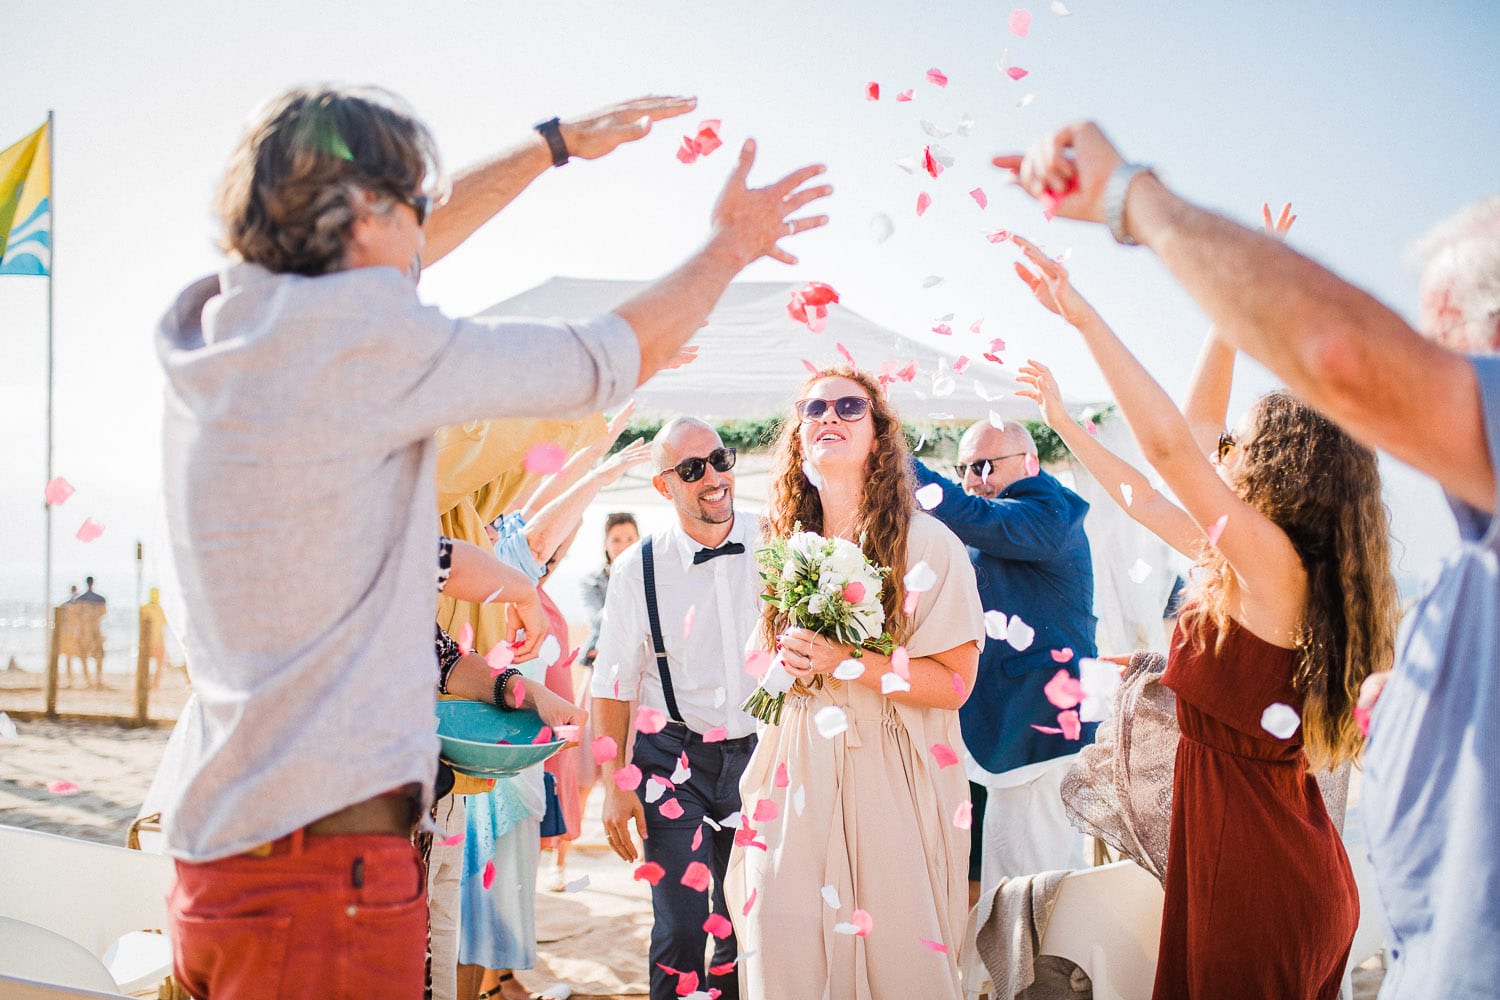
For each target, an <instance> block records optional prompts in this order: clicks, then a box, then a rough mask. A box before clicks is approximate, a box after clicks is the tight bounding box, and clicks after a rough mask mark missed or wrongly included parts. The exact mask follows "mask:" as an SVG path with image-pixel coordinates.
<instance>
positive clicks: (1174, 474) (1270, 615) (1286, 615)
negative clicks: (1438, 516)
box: [1012, 236, 1307, 637]
mask: <svg viewBox="0 0 1500 1000" xmlns="http://www.w3.org/2000/svg"><path fill="white" fill-rule="evenodd" d="M1012 238H1013V239H1014V240H1015V241H1016V243H1017V244H1018V245H1019V246H1020V247H1021V249H1022V251H1023V252H1024V253H1025V254H1026V258H1027V260H1029V261H1030V262H1031V263H1032V265H1033V266H1034V267H1036V268H1037V272H1038V273H1035V274H1034V273H1032V272H1031V271H1030V270H1028V269H1027V268H1026V267H1025V265H1022V264H1019V263H1018V264H1017V265H1016V272H1017V273H1018V274H1019V275H1020V277H1021V279H1022V280H1023V281H1025V282H1026V284H1027V285H1028V286H1029V287H1030V288H1031V290H1032V293H1033V294H1035V295H1036V297H1037V301H1039V302H1040V303H1041V304H1042V305H1043V306H1045V307H1047V308H1048V309H1050V310H1051V311H1053V312H1055V313H1057V314H1058V315H1059V316H1062V317H1063V318H1064V319H1065V320H1067V322H1068V323H1069V324H1070V325H1072V326H1073V327H1074V328H1075V329H1077V330H1078V332H1079V333H1081V334H1082V335H1083V340H1084V344H1085V345H1086V346H1087V347H1088V349H1089V353H1091V354H1093V356H1094V360H1095V361H1096V362H1097V363H1098V365H1099V367H1100V369H1101V370H1102V371H1103V372H1104V377H1105V380H1106V381H1107V382H1108V383H1109V387H1110V391H1111V392H1112V393H1113V394H1114V397H1115V400H1116V401H1117V402H1118V403H1119V405H1120V409H1121V411H1122V412H1123V413H1124V414H1125V418H1126V420H1127V422H1128V423H1129V424H1130V429H1131V431H1132V433H1133V434H1134V435H1135V439H1136V443H1137V444H1139V445H1140V448H1141V453H1142V454H1143V455H1145V456H1146V460H1147V461H1148V462H1150V463H1151V465H1152V467H1153V468H1155V469H1156V471H1157V472H1159V473H1160V474H1161V477H1162V479H1164V480H1165V481H1166V484H1167V485H1168V486H1169V487H1171V489H1172V492H1173V493H1175V494H1176V495H1177V498H1178V499H1179V500H1180V501H1181V502H1182V506H1183V508H1184V509H1186V511H1187V513H1188V514H1189V515H1190V516H1191V517H1192V519H1193V521H1194V522H1195V523H1196V524H1197V525H1198V527H1199V528H1200V529H1201V530H1202V531H1203V533H1204V538H1205V539H1206V538H1207V537H1209V534H1210V531H1212V532H1214V533H1217V534H1218V540H1217V543H1216V544H1217V547H1218V548H1219V550H1220V551H1221V552H1223V553H1224V557H1225V558H1226V559H1227V560H1228V561H1229V565H1230V567H1231V568H1232V569H1233V570H1234V572H1235V575H1236V577H1238V579H1239V582H1240V607H1241V618H1242V619H1243V620H1244V621H1245V624H1246V625H1247V626H1250V627H1251V629H1252V631H1257V632H1258V633H1259V634H1262V635H1268V636H1269V635H1277V636H1278V637H1290V636H1291V635H1293V634H1294V633H1295V630H1296V627H1297V624H1298V622H1300V620H1301V617H1302V606H1303V601H1304V595H1305V592H1306V586H1307V584H1306V574H1305V573H1304V571H1303V569H1302V561H1301V559H1300V558H1299V557H1298V555H1297V550H1296V549H1295V548H1294V547H1293V545H1292V543H1291V540H1290V539H1289V538H1287V536H1286V533H1285V532H1283V531H1282V530H1281V529H1280V528H1279V527H1277V526H1276V525H1275V524H1274V523H1273V522H1272V521H1271V520H1269V519H1268V518H1267V517H1265V515H1263V514H1261V513H1260V512H1259V511H1258V510H1256V509H1255V508H1254V507H1252V506H1250V505H1249V504H1247V503H1245V502H1244V501H1243V500H1241V499H1240V498H1239V496H1238V495H1237V494H1236V493H1235V492H1234V490H1232V489H1230V488H1229V486H1228V485H1227V484H1226V483H1225V482H1224V480H1223V479H1221V478H1220V476H1219V473H1218V470H1217V469H1216V468H1215V467H1214V466H1213V465H1212V464H1210V462H1209V461H1208V459H1207V458H1206V457H1204V456H1203V455H1202V454H1200V453H1199V452H1198V451H1197V448H1196V446H1195V445H1194V443H1193V436H1192V433H1191V431H1190V430H1189V429H1188V424H1187V420H1186V419H1185V418H1184V417H1183V416H1182V414H1181V413H1179V412H1178V410H1177V407H1176V406H1175V405H1173V403H1172V400H1171V397H1169V396H1168V395H1167V394H1166V392H1165V391H1164V390H1163V389H1162V387H1161V386H1160V385H1159V384H1157V382H1156V380H1155V379H1154V378H1152V377H1151V374H1150V373H1149V372H1147V371H1146V369H1145V368H1144V367H1142V365H1141V363H1140V362H1139V361H1137V360H1136V358H1135V355H1133V354H1131V353H1130V351H1129V350H1128V349H1127V348H1126V347H1125V345H1124V344H1123V343H1121V342H1120V339H1119V338H1118V337H1117V336H1115V333H1114V331H1113V330H1111V329H1110V328H1109V326H1108V325H1107V324H1106V323H1105V322H1104V320H1103V319H1102V318H1100V316H1099V314H1098V313H1097V312H1095V311H1094V309H1093V307H1092V306H1090V305H1089V304H1088V303H1087V302H1086V301H1084V299H1083V296H1081V295H1079V294H1078V292H1077V290H1075V289H1074V288H1073V287H1072V286H1071V284H1070V283H1069V282H1068V272H1067V271H1066V269H1064V268H1063V266H1062V265H1061V264H1059V263H1057V262H1056V261H1053V260H1050V259H1049V258H1048V257H1047V256H1046V255H1045V254H1044V253H1042V252H1041V251H1040V250H1038V249H1037V248H1036V247H1035V246H1034V245H1032V244H1031V243H1030V242H1028V241H1026V240H1024V239H1022V238H1021V237H1018V236H1017V237H1012ZM1221 518H1223V519H1224V520H1222V521H1221ZM1168 541H1170V539H1168Z"/></svg>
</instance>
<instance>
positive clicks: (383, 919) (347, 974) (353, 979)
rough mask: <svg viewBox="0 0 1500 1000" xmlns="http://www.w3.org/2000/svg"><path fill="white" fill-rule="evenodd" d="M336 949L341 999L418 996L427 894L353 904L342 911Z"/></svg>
mask: <svg viewBox="0 0 1500 1000" xmlns="http://www.w3.org/2000/svg"><path fill="white" fill-rule="evenodd" d="M343 919H344V921H345V929H346V932H347V933H346V934H345V935H344V940H345V947H344V948H342V949H340V951H341V954H340V956H339V967H340V968H339V971H340V978H341V979H342V981H343V990H342V991H341V992H340V993H339V996H341V997H350V998H361V1000H374V998H383V997H390V998H392V1000H409V998H412V997H420V996H421V995H422V989H423V986H424V984H425V982H426V979H427V893H426V892H425V891H424V890H423V889H422V888H421V887H420V885H419V888H418V891H417V895H416V897H415V898H414V899H410V900H407V901H404V902H400V903H388V904H382V905H376V906H370V905H359V906H351V907H349V909H348V910H346V911H345V913H344V915H343Z"/></svg>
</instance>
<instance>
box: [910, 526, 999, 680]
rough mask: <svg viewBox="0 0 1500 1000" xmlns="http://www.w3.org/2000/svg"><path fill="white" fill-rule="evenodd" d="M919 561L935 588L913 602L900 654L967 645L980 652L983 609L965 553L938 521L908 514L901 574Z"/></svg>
mask: <svg viewBox="0 0 1500 1000" xmlns="http://www.w3.org/2000/svg"><path fill="white" fill-rule="evenodd" d="M919 562H925V563H926V564H927V565H928V566H929V567H930V568H931V569H932V572H933V574H934V575H936V576H937V583H935V584H933V587H932V589H931V590H929V591H926V592H925V593H923V594H922V596H921V597H920V598H918V599H917V608H916V611H915V613H913V615H912V621H913V626H914V627H913V628H912V631H911V634H910V635H909V636H908V637H907V640H906V642H905V643H904V645H905V646H906V651H907V652H908V653H910V654H911V655H912V656H931V655H933V654H934V653H941V652H944V651H946V650H949V649H953V648H954V647H956V646H962V645H963V644H964V643H967V642H973V643H977V644H978V646H979V648H980V649H981V650H982V649H984V607H983V605H981V604H980V603H979V587H978V584H977V583H976V582H975V580H974V566H973V564H971V563H970V562H969V552H968V550H967V549H965V548H964V544H963V542H960V541H959V540H958V536H957V535H955V534H954V533H953V532H951V531H949V530H948V528H947V527H946V526H944V524H943V523H942V522H941V521H939V520H938V519H937V518H935V517H933V516H932V515H931V514H924V513H922V512H920V511H919V512H918V513H916V514H914V515H912V519H911V531H910V533H909V534H908V535H907V541H906V569H907V572H908V573H909V572H911V570H912V569H913V567H915V566H916V565H917V563H919Z"/></svg>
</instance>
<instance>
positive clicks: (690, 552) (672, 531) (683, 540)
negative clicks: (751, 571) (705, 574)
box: [666, 510, 755, 573]
mask: <svg viewBox="0 0 1500 1000" xmlns="http://www.w3.org/2000/svg"><path fill="white" fill-rule="evenodd" d="M754 530H755V518H753V517H750V516H748V515H746V514H745V513H744V512H743V511H739V510H736V511H735V512H734V523H733V524H732V525H730V526H729V534H727V535H725V536H724V541H722V542H720V543H719V544H721V545H728V544H729V543H730V542H739V543H741V544H742V545H744V546H745V555H747V556H749V557H750V558H754V556H755V538H754ZM666 540H667V541H669V542H670V543H671V545H672V547H673V548H674V549H676V551H677V556H678V559H679V560H681V562H682V570H683V572H684V573H685V572H687V571H688V570H689V569H691V568H692V566H693V556H695V555H697V554H698V550H699V549H704V548H708V546H706V545H704V544H703V543H702V542H699V541H695V540H694V539H693V538H691V537H689V536H688V533H687V532H686V531H685V530H683V527H682V522H681V521H680V520H676V521H673V522H672V526H671V527H670V528H668V529H667V539H666Z"/></svg>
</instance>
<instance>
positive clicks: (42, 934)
mask: <svg viewBox="0 0 1500 1000" xmlns="http://www.w3.org/2000/svg"><path fill="white" fill-rule="evenodd" d="M0 974H3V975H7V976H13V977H16V978H19V979H25V980H32V981H34V982H38V983H45V984H48V985H54V986H60V987H68V988H74V989H87V990H97V991H100V992H104V993H116V992H118V989H119V987H118V984H117V983H116V982H115V980H114V977H113V976H111V975H110V974H109V970H108V969H106V968H105V967H104V963H103V962H101V961H99V959H98V957H97V956H95V955H94V954H93V953H92V952H90V951H89V950H88V949H87V948H85V947H84V946H83V945H81V944H79V943H78V942H77V941H71V940H69V939H68V938H65V937H63V936H62V935H61V934H58V933H56V932H54V931H49V930H47V929H46V928H45V927H38V926H37V925H35V924H29V923H27V922H26V921H24V920H14V919H12V918H10V917H0ZM0 996H7V997H8V996H10V994H9V993H8V992H5V991H3V990H0Z"/></svg>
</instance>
